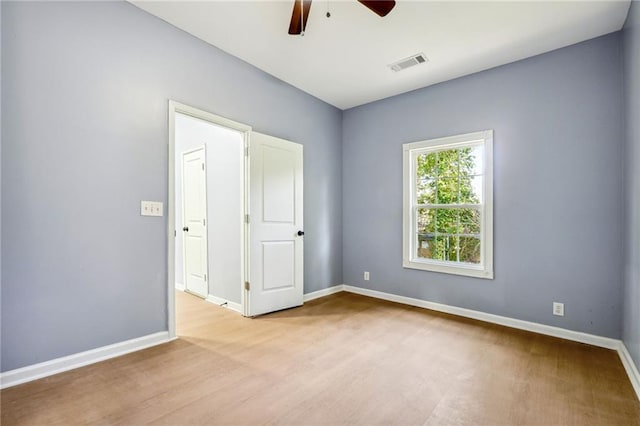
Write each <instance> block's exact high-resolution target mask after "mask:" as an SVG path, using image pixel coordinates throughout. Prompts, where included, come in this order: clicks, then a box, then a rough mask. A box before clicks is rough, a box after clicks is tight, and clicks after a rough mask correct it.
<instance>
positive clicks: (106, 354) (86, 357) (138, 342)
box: [0, 331, 174, 389]
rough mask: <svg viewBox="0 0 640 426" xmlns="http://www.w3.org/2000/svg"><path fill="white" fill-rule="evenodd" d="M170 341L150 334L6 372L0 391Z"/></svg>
mask: <svg viewBox="0 0 640 426" xmlns="http://www.w3.org/2000/svg"><path fill="white" fill-rule="evenodd" d="M170 340H174V339H170V338H169V333H168V332H167V331H161V332H159V333H154V334H149V335H147V336H142V337H138V338H136V339H131V340H125V341H124V342H119V343H114V344H112V345H108V346H102V347H100V348H96V349H91V350H88V351H85V352H79V353H77V354H73V355H68V356H65V357H62V358H56V359H52V360H50V361H45V362H41V363H38V364H34V365H29V366H27V367H22V368H17V369H15V370H10V371H6V372H4V373H0V389H4V388H8V387H10V386H15V385H19V384H21V383H26V382H30V381H32V380H37V379H41V378H43V377H47V376H52V375H54V374H58V373H62V372H63V371H69V370H73V369H76V368H78V367H83V366H85V365H89V364H94V363H96V362H100V361H104V360H107V359H110V358H115V357H118V356H121V355H125V354H128V353H130V352H135V351H139V350H141V349H146V348H149V347H151V346H156V345H159V344H162V343H166V342H169V341H170Z"/></svg>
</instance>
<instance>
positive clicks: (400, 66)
mask: <svg viewBox="0 0 640 426" xmlns="http://www.w3.org/2000/svg"><path fill="white" fill-rule="evenodd" d="M427 61H428V59H427V57H426V56H424V53H418V54H416V55H413V56H410V57H408V58H405V59H402V60H400V61H398V62H395V63H393V64H391V65H389V68H391V69H392V70H394V71H395V72H398V71H402V70H406V69H407V68H410V67H412V66H414V65H420V64H424V63H425V62H427Z"/></svg>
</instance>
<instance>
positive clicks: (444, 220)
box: [434, 209, 459, 234]
mask: <svg viewBox="0 0 640 426" xmlns="http://www.w3.org/2000/svg"><path fill="white" fill-rule="evenodd" d="M434 210H435V211H436V231H438V233H441V234H458V233H459V231H458V229H459V227H458V209H434Z"/></svg>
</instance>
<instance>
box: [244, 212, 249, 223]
mask: <svg viewBox="0 0 640 426" xmlns="http://www.w3.org/2000/svg"><path fill="white" fill-rule="evenodd" d="M244 221H245V223H249V215H248V214H245V215H244Z"/></svg>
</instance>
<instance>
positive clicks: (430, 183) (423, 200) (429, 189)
mask: <svg viewBox="0 0 640 426" xmlns="http://www.w3.org/2000/svg"><path fill="white" fill-rule="evenodd" d="M416 202H417V203H418V204H435V203H436V181H435V180H434V179H424V178H421V177H420V176H418V177H417V179H416Z"/></svg>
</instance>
